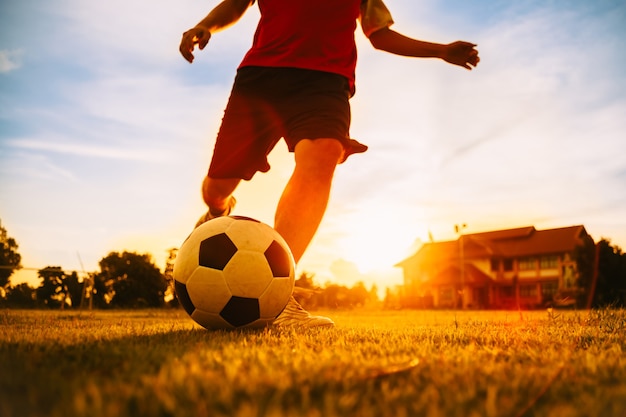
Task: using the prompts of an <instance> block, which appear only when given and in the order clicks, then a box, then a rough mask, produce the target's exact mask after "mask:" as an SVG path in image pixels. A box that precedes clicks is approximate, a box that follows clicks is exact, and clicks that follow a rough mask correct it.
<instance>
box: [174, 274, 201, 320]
mask: <svg viewBox="0 0 626 417" xmlns="http://www.w3.org/2000/svg"><path fill="white" fill-rule="evenodd" d="M174 290H175V291H176V297H177V298H178V302H179V303H180V305H181V306H183V308H184V309H185V311H186V312H187V314H189V315H190V316H191V313H193V312H194V310H195V309H196V307H195V306H194V305H193V302H192V301H191V298H190V297H189V293H188V292H187V286H186V285H185V284H183V283H182V282H178V281H174Z"/></svg>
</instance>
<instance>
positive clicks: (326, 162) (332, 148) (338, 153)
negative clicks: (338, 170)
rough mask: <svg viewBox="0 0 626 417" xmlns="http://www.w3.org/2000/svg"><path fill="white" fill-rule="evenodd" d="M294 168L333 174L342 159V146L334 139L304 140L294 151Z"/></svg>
mask: <svg viewBox="0 0 626 417" xmlns="http://www.w3.org/2000/svg"><path fill="white" fill-rule="evenodd" d="M294 153H295V159H296V167H301V168H305V169H307V170H311V171H318V172H319V171H330V172H331V173H332V172H334V170H335V167H336V166H337V164H338V163H339V162H340V161H341V159H342V158H343V153H344V149H343V145H342V144H341V142H339V141H338V140H336V139H315V140H309V139H304V140H301V141H300V142H298V144H297V145H296V148H295V150H294Z"/></svg>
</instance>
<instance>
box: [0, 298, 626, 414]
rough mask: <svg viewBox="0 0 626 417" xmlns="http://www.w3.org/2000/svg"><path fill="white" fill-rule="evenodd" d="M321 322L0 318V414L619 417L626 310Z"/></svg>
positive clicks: (127, 315)
mask: <svg viewBox="0 0 626 417" xmlns="http://www.w3.org/2000/svg"><path fill="white" fill-rule="evenodd" d="M327 314H328V315H330V316H331V317H333V319H334V320H335V321H336V323H337V326H336V328H334V329H318V330H308V331H295V330H277V329H265V330H260V331H240V332H239V331H238V332H221V331H219V332H208V331H205V330H203V329H201V328H199V327H198V326H196V325H195V324H194V323H193V322H192V321H191V319H189V318H188V317H187V316H186V315H185V313H184V312H182V311H152V310H151V311H132V312H128V311H125V312H82V313H77V312H42V311H28V312H27V311H10V310H9V311H0V415H1V416H3V417H14V416H15V417H17V416H20V417H21V416H53V417H54V416H59V417H60V416H89V417H125V416H133V417H137V416H176V417H185V416H257V415H263V416H265V415H267V416H282V415H290V416H291V415H293V416H324V417H326V416H342V417H346V416H393V417H401V416H488V417H491V416H624V415H626V355H625V351H626V311H625V310H599V311H590V312H587V311H584V312H572V311H568V312H558V313H550V312H546V311H537V312H522V313H519V312H456V313H455V312H432V311H394V312H373V311H371V312H370V311H350V312H327Z"/></svg>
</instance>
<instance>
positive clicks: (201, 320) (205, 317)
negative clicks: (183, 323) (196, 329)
mask: <svg viewBox="0 0 626 417" xmlns="http://www.w3.org/2000/svg"><path fill="white" fill-rule="evenodd" d="M191 318H192V319H193V320H194V321H195V322H196V323H198V324H199V325H201V326H202V327H204V328H205V329H209V330H216V329H234V327H233V326H231V325H230V324H228V322H227V321H226V320H224V319H223V318H222V317H221V316H220V315H219V314H216V313H208V312H206V311H202V310H198V309H196V310H195V311H194V312H193V314H191Z"/></svg>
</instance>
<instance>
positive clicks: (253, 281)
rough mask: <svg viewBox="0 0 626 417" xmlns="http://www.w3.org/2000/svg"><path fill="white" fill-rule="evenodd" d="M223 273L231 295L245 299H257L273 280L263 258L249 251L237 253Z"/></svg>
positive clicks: (257, 253) (259, 254)
mask: <svg viewBox="0 0 626 417" xmlns="http://www.w3.org/2000/svg"><path fill="white" fill-rule="evenodd" d="M223 273H224V278H225V279H226V283H227V284H228V287H229V288H230V292H231V293H232V295H236V296H239V297H246V298H258V297H259V296H260V295H261V294H263V291H265V288H267V286H268V285H269V284H270V282H271V281H272V279H273V276H272V270H271V269H270V267H269V265H268V264H267V261H266V259H265V256H263V254H262V253H260V252H253V251H249V250H239V251H237V253H236V254H235V255H234V256H233V257H232V259H231V260H230V262H228V265H226V268H224V272H223Z"/></svg>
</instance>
